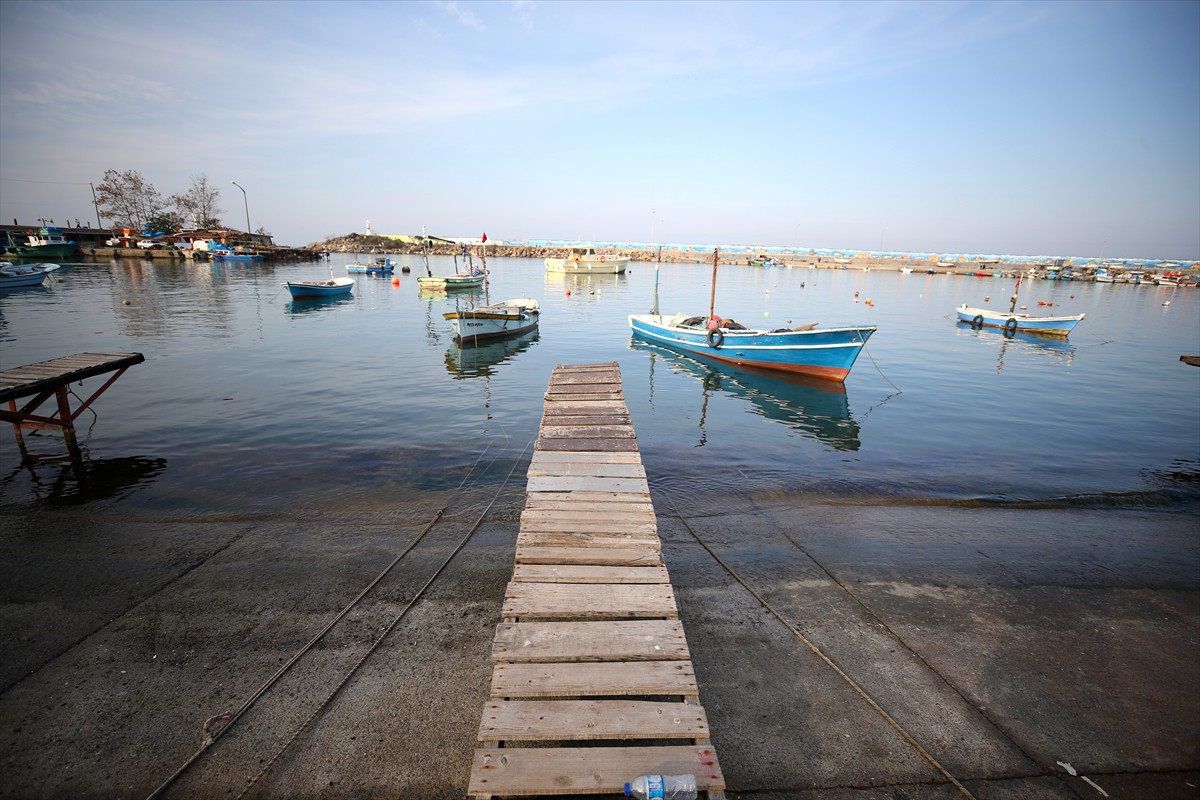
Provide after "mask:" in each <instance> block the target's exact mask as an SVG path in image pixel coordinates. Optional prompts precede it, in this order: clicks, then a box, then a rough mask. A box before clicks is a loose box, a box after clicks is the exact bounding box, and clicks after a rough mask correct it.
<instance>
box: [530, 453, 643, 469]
mask: <svg viewBox="0 0 1200 800" xmlns="http://www.w3.org/2000/svg"><path fill="white" fill-rule="evenodd" d="M559 462H567V463H571V464H591V463H596V464H638V465H639V466H640V465H641V463H642V457H641V456H640V455H638V454H636V453H538V452H535V453H534V454H533V458H532V459H530V462H529V463H530V465H536V464H556V463H559Z"/></svg>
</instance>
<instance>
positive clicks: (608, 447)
mask: <svg viewBox="0 0 1200 800" xmlns="http://www.w3.org/2000/svg"><path fill="white" fill-rule="evenodd" d="M537 447H538V449H540V450H559V451H567V450H572V451H578V450H583V451H598V450H604V451H617V452H626V453H632V452H636V451H637V449H638V447H637V440H636V439H538V440H537Z"/></svg>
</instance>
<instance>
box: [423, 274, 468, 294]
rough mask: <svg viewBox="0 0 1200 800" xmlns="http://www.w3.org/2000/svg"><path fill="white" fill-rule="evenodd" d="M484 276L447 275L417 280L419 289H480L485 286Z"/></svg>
mask: <svg viewBox="0 0 1200 800" xmlns="http://www.w3.org/2000/svg"><path fill="white" fill-rule="evenodd" d="M483 279H484V276H483V275H447V276H444V277H435V278H417V288H419V289H445V290H447V291H449V290H452V289H478V288H479V287H480V286H483Z"/></svg>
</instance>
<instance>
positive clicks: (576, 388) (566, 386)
mask: <svg viewBox="0 0 1200 800" xmlns="http://www.w3.org/2000/svg"><path fill="white" fill-rule="evenodd" d="M546 394H548V395H563V396H564V397H566V398H567V399H571V398H572V396H574V395H580V394H582V395H589V394H611V395H620V394H621V381H620V380H612V381H587V382H584V383H556V382H555V381H554V380H553V379H551V381H550V388H549V389H547V390H546ZM604 399H606V400H611V399H613V398H611V397H606V398H604Z"/></svg>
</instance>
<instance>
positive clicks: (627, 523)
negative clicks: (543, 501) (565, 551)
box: [521, 512, 658, 534]
mask: <svg viewBox="0 0 1200 800" xmlns="http://www.w3.org/2000/svg"><path fill="white" fill-rule="evenodd" d="M533 513H534V514H536V513H537V512H533ZM521 529H522V530H528V531H547V532H553V531H563V532H572V533H635V534H636V533H645V534H656V533H658V524H657V522H656V520H654V519H641V520H636V519H607V520H606V519H604V518H603V517H600V518H592V519H578V518H576V519H572V518H571V517H570V516H566V517H560V518H557V519H547V518H538V517H536V516H526V515H522V516H521Z"/></svg>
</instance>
